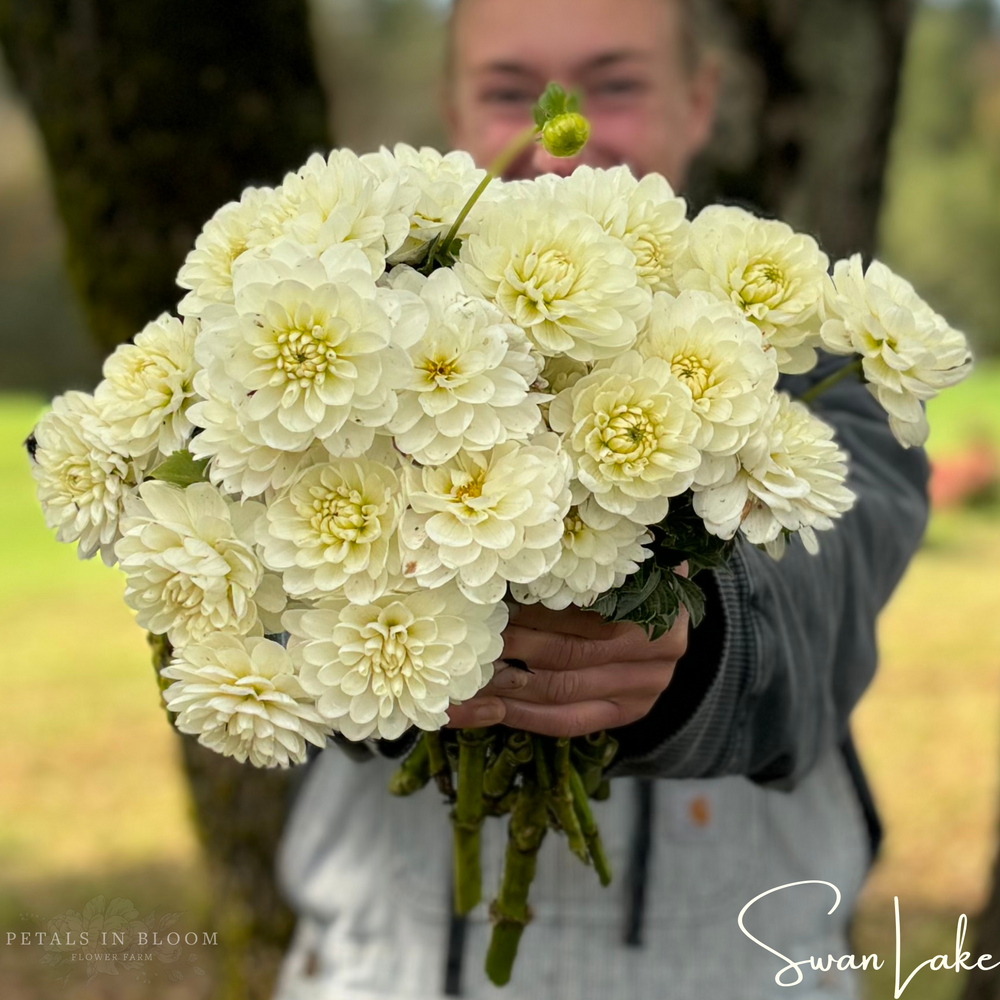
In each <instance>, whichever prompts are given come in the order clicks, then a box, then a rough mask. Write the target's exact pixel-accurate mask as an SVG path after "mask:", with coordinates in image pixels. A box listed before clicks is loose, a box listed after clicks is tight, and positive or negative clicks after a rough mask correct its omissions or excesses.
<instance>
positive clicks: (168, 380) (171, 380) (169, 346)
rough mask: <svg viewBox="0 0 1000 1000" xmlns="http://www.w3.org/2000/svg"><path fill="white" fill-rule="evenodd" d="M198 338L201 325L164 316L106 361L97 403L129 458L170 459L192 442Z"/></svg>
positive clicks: (116, 441)
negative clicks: (156, 455)
mask: <svg viewBox="0 0 1000 1000" xmlns="http://www.w3.org/2000/svg"><path fill="white" fill-rule="evenodd" d="M197 333H198V323H197V321H196V320H192V319H186V320H184V321H183V322H182V321H181V320H178V319H177V318H176V317H174V316H171V315H170V314H169V313H164V314H163V315H162V316H160V318H159V319H157V320H155V321H154V322H152V323H148V324H147V325H146V327H145V328H144V329H143V330H142V332H141V333H138V334H136V337H135V342H134V343H132V344H122V345H121V346H120V347H118V348H117V349H116V350H115V352H114V353H113V354H112V355H111V356H110V357H108V358H107V360H106V361H105V362H104V380H103V381H102V382H101V383H100V384H99V385H98V387H97V389H96V390H95V391H94V402H95V403H96V405H97V408H98V409H99V410H100V412H101V416H102V417H103V418H104V420H105V422H106V423H107V425H108V428H109V430H110V433H111V435H112V436H113V438H114V440H115V443H116V444H117V445H118V446H119V447H120V448H121V450H122V451H123V452H124V453H125V454H128V455H146V454H148V453H149V452H151V451H154V450H159V451H160V453H161V454H163V455H170V454H171V453H172V452H175V451H180V449H181V448H183V447H184V446H185V444H186V443H187V439H188V436H189V435H190V433H191V421H190V420H189V419H188V413H187V408H188V406H189V404H190V403H191V402H192V398H193V396H194V387H193V385H192V383H193V380H194V374H195V367H196V366H195V361H194V343H195V337H196V335H197Z"/></svg>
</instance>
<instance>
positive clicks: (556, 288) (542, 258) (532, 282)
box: [521, 248, 576, 305]
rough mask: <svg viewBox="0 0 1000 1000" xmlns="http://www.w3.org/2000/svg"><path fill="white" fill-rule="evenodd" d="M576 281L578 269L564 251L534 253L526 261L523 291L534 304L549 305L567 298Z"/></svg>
mask: <svg viewBox="0 0 1000 1000" xmlns="http://www.w3.org/2000/svg"><path fill="white" fill-rule="evenodd" d="M575 281H576V267H575V266H574V264H573V262H572V261H571V260H570V258H569V257H568V256H567V255H566V254H565V253H564V252H563V251H562V250H558V249H554V248H550V249H548V250H543V251H542V252H541V253H537V252H532V253H530V254H528V256H527V258H526V259H525V261H524V267H523V274H522V275H521V282H522V289H521V290H522V291H523V292H524V294H525V295H527V296H528V298H530V299H531V300H532V301H534V302H538V303H544V304H546V305H548V304H549V303H552V302H555V301H557V300H558V299H563V298H565V297H566V296H567V295H568V294H569V293H570V291H572V288H573V284H574V282H575Z"/></svg>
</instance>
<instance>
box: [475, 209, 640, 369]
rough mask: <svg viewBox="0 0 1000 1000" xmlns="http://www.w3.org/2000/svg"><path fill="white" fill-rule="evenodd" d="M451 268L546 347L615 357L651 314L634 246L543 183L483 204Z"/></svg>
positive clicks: (586, 357) (580, 357)
mask: <svg viewBox="0 0 1000 1000" xmlns="http://www.w3.org/2000/svg"><path fill="white" fill-rule="evenodd" d="M455 271H456V273H457V274H458V275H459V276H460V277H461V278H462V281H463V282H464V283H465V284H466V285H467V287H469V288H470V289H473V290H475V291H476V292H477V293H479V294H482V295H485V296H486V297H487V298H488V299H490V300H491V301H494V302H496V304H497V305H498V306H499V307H500V308H501V309H502V310H503V311H504V313H505V314H506V315H507V316H508V317H509V318H510V320H511V321H512V322H513V323H515V324H517V326H519V327H521V329H522V330H524V331H525V332H526V333H527V334H528V337H529V338H530V339H531V341H532V342H533V343H534V344H535V346H536V347H537V348H538V349H539V350H540V351H541V353H542V354H545V355H552V354H568V355H569V356H570V357H571V358H574V359H576V360H577V361H593V360H595V359H597V358H610V357H613V356H614V355H615V354H617V353H618V352H620V351H623V350H627V349H628V348H629V347H631V346H632V344H633V343H634V341H635V338H636V334H637V331H638V328H639V327H640V326H641V325H642V323H643V322H645V319H646V317H647V316H648V314H649V305H650V302H649V300H650V296H649V292H648V290H647V289H646V288H644V287H643V286H642V285H640V284H639V278H638V274H637V272H636V264H635V257H634V255H633V254H632V251H631V250H629V249H628V248H627V247H626V246H624V245H623V243H622V242H621V241H620V240H617V239H615V238H614V237H612V236H608V234H607V233H605V232H604V231H603V230H602V229H601V227H600V225H598V223H597V222H595V221H594V220H593V219H592V218H590V217H589V216H588V215H586V214H585V213H584V212H581V211H575V212H574V211H572V210H570V209H568V208H566V207H564V206H561V205H558V204H555V203H553V202H552V201H551V200H549V199H548V198H546V197H545V195H544V192H543V191H541V190H539V191H537V192H536V193H535V194H534V195H533V196H524V197H517V198H512V199H509V200H504V201H501V202H499V203H498V204H497V205H496V206H493V207H492V208H491V210H490V211H487V212H484V214H483V218H482V222H481V225H480V228H479V232H478V233H477V234H473V235H472V236H470V237H469V239H468V240H467V241H466V242H465V244H464V245H463V246H462V252H461V255H460V258H459V262H458V263H457V264H456V265H455Z"/></svg>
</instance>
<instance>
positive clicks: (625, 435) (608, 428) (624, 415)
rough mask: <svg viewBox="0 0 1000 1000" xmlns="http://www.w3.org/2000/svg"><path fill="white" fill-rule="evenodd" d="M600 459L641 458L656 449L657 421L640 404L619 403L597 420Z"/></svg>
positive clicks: (623, 459)
mask: <svg viewBox="0 0 1000 1000" xmlns="http://www.w3.org/2000/svg"><path fill="white" fill-rule="evenodd" d="M597 426H598V427H599V428H600V440H601V443H602V444H603V447H602V449H601V456H600V459H601V461H602V462H613V463H615V464H619V465H620V464H624V463H626V462H629V463H632V462H640V461H642V460H643V459H646V458H649V456H650V455H651V454H652V453H653V452H654V451H656V444H657V433H656V425H655V424H654V423H653V421H652V420H651V419H650V416H649V414H648V413H646V411H645V410H643V409H642V408H641V407H639V406H626V405H624V404H623V405H621V406H619V407H617V408H616V409H614V410H613V411H612V412H611V413H610V414H602V415H601V416H600V417H599V418H598V421H597Z"/></svg>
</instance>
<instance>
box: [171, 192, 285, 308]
mask: <svg viewBox="0 0 1000 1000" xmlns="http://www.w3.org/2000/svg"><path fill="white" fill-rule="evenodd" d="M274 204H275V193H274V191H273V190H272V189H271V188H247V189H246V190H245V191H244V192H243V194H242V195H241V196H240V200H239V201H231V202H229V204H228V205H223V206H222V208H220V209H219V210H218V211H217V212H216V213H215V215H213V216H212V218H211V219H209V220H208V222H207V223H205V228H204V229H203V230H202V231H201V234H200V235H199V236H198V238H197V240H195V244H194V249H193V250H192V251H191V252H190V253H189V254H188V255H187V257H186V258H185V260H184V264H183V265H182V266H181V269H180V273H179V274H178V275H177V284H178V285H180V286H181V288H187V289H190V291H189V292H188V294H187V295H185V296H184V298H183V299H181V302H180V305H179V306H178V307H177V311H178V312H179V313H180V314H181V315H182V316H197V315H199V314H200V313H201V312H202V310H203V309H205V307H206V306H209V305H212V304H214V303H217V302H232V301H233V264H234V262H235V261H236V260H237V259H238V258H239V257H240V255H241V254H243V253H245V252H246V251H247V250H248V249H250V248H251V247H254V246H257V245H258V243H256V242H255V241H254V240H253V238H252V236H251V234H252V233H253V231H254V230H255V229H256V228H257V226H258V224H259V220H260V218H261V216H262V215H264V214H265V213H266V212H268V211H269V209H270V206H273V205H274Z"/></svg>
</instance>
